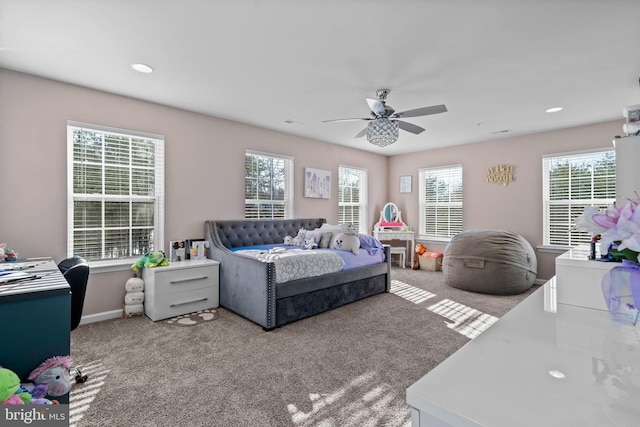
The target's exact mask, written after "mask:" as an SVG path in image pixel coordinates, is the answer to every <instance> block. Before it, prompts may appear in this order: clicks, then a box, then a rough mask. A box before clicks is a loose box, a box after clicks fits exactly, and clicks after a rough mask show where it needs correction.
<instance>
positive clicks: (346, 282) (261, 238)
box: [205, 218, 391, 330]
mask: <svg viewBox="0 0 640 427" xmlns="http://www.w3.org/2000/svg"><path fill="white" fill-rule="evenodd" d="M323 224H326V221H325V219H323V218H311V219H289V220H223V221H217V220H210V221H206V222H205V239H206V240H207V241H208V243H209V251H208V253H207V256H208V257H209V258H211V259H215V260H217V261H220V305H221V306H222V307H224V308H227V309H229V310H231V311H233V312H235V313H237V314H239V315H241V316H243V317H245V318H246V319H249V320H251V321H252V322H255V323H257V324H258V325H261V326H262V327H263V328H264V329H265V330H272V329H274V328H276V327H279V326H282V325H285V324H288V323H291V322H295V321H297V320H300V319H303V318H306V317H309V316H313V315H316V314H319V313H322V312H325V311H327V310H331V309H333V308H336V307H339V306H342V305H345V304H349V303H351V302H354V301H358V300H361V299H363V298H367V297H369V296H372V295H376V294H380V293H384V292H389V290H390V286H391V279H390V271H391V263H390V260H391V258H390V256H389V247H388V246H384V247H382V245H380V247H381V251H382V253H381V254H378V258H377V259H376V258H374V259H375V260H374V261H372V260H369V261H367V264H368V265H362V264H361V263H362V258H366V256H367V253H369V255H371V252H375V250H370V249H368V247H366V246H363V247H361V248H360V251H359V252H360V254H363V256H362V257H359V255H360V254H358V257H356V256H353V255H355V254H353V253H352V252H348V251H340V250H335V249H312V250H308V251H304V252H305V255H306V258H309V259H313V260H316V259H320V257H325V255H320V254H321V253H323V252H324V253H327V254H328V253H331V252H335V253H336V255H335V256H339V257H340V258H342V260H343V261H344V266H342V267H341V268H340V269H339V270H337V271H332V272H326V273H319V272H315V273H314V272H311V273H305V274H307V276H304V277H296V276H295V275H294V276H291V275H288V276H287V275H285V276H287V277H284V278H283V275H282V274H281V273H282V272H289V271H290V270H291V268H287V267H282V266H279V268H276V267H277V265H278V263H279V262H280V263H283V262H284V261H282V259H283V258H287V257H288V256H289V255H285V254H289V253H290V251H292V250H293V251H295V250H297V251H301V249H300V248H299V247H296V248H293V247H286V245H284V243H283V242H284V238H285V237H286V236H296V235H297V234H298V233H299V230H300V229H304V230H318V229H321V228H322V227H323ZM326 226H327V225H325V227H326ZM359 238H360V239H361V241H362V242H365V243H366V242H369V241H370V240H369V239H372V237H371V236H367V235H359ZM374 240H375V239H374ZM377 243H379V242H377ZM335 256H333V258H334V260H335ZM316 257H317V258H316ZM326 257H327V259H329V258H330V257H331V256H330V255H326ZM356 258H358V259H357V260H356ZM352 261H353V262H352ZM323 262H324V261H323ZM284 263H286V262H284ZM327 263H329V261H327ZM336 263H338V262H337V261H336ZM309 264H318V263H316V262H310V263H309ZM296 268H297V267H296ZM333 268H334V269H335V268H336V267H335V266H334V267H333ZM308 274H312V276H311V277H309V276H308ZM277 279H278V280H277Z"/></svg>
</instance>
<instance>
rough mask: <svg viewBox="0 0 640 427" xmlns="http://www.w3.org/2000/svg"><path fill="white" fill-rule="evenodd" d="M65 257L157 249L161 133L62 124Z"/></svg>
mask: <svg viewBox="0 0 640 427" xmlns="http://www.w3.org/2000/svg"><path fill="white" fill-rule="evenodd" d="M67 145H68V168H67V170H68V197H67V200H68V243H67V255H68V256H73V255H79V256H82V257H83V258H85V259H87V260H88V261H97V260H109V259H120V258H130V257H138V256H142V255H144V254H145V253H146V252H148V251H152V250H157V249H162V245H163V240H162V239H163V235H162V230H163V227H164V224H163V220H164V137H162V136H159V135H151V134H145V133H141V132H135V131H126V130H122V129H115V128H108V127H104V126H99V125H90V124H83V123H78V122H72V121H69V122H67Z"/></svg>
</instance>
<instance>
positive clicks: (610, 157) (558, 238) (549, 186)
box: [542, 150, 616, 247]
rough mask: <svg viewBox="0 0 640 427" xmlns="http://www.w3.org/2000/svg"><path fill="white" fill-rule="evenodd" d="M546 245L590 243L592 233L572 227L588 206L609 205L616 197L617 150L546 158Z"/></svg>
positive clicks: (544, 214) (544, 195) (544, 182)
mask: <svg viewBox="0 0 640 427" xmlns="http://www.w3.org/2000/svg"><path fill="white" fill-rule="evenodd" d="M542 180H543V183H542V185H543V191H542V193H543V196H542V197H543V209H544V212H543V222H544V224H543V233H544V236H543V244H545V245H558V246H569V247H572V246H575V245H577V244H580V243H588V242H590V240H591V236H590V235H589V233H585V232H581V231H575V230H572V229H571V228H572V226H573V224H574V220H575V218H576V217H577V216H579V215H580V214H582V212H583V211H584V208H585V207H586V206H599V207H600V208H606V207H607V205H609V204H610V203H613V202H614V201H615V197H616V158H615V151H613V150H606V151H596V152H586V153H585V152H582V153H568V154H557V155H552V156H545V157H543V158H542Z"/></svg>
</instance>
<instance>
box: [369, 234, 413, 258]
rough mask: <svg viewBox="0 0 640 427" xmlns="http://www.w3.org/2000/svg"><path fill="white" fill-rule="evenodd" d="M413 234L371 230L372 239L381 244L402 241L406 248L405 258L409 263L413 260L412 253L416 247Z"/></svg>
mask: <svg viewBox="0 0 640 427" xmlns="http://www.w3.org/2000/svg"><path fill="white" fill-rule="evenodd" d="M414 236H415V233H414V232H413V231H400V230H397V231H396V230H384V231H378V230H377V229H374V230H373V237H375V238H376V239H378V240H380V241H381V242H384V241H390V240H402V241H404V242H406V245H407V246H408V248H407V256H406V258H408V259H409V262H412V260H413V251H414V248H415V246H416V243H415V238H414Z"/></svg>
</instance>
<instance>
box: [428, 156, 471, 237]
mask: <svg viewBox="0 0 640 427" xmlns="http://www.w3.org/2000/svg"><path fill="white" fill-rule="evenodd" d="M419 172H420V234H421V235H423V236H428V237H437V238H446V239H448V238H450V237H453V236H455V235H456V234H458V233H459V232H461V231H462V165H452V166H444V167H439V168H428V169H420V171H419Z"/></svg>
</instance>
